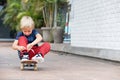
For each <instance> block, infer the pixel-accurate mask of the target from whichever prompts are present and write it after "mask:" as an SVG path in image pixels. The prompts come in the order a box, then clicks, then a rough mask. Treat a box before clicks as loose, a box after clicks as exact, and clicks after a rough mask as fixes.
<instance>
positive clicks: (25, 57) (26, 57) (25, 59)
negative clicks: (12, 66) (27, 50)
mask: <svg viewBox="0 0 120 80" xmlns="http://www.w3.org/2000/svg"><path fill="white" fill-rule="evenodd" d="M27 60H29V56H28V55H23V57H22V60H21V61H27Z"/></svg>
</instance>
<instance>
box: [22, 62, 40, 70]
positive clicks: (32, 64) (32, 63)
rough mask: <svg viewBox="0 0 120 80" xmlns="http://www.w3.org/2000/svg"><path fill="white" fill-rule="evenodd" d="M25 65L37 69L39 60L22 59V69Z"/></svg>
mask: <svg viewBox="0 0 120 80" xmlns="http://www.w3.org/2000/svg"><path fill="white" fill-rule="evenodd" d="M25 67H26V68H27V67H33V69H34V70H37V69H38V67H37V61H34V60H27V61H21V65H20V69H21V70H23V69H25Z"/></svg>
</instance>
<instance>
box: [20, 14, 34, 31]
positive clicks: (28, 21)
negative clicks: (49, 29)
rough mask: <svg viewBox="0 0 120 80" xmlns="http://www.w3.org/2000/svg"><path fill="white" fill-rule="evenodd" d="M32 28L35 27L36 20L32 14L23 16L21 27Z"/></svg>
mask: <svg viewBox="0 0 120 80" xmlns="http://www.w3.org/2000/svg"><path fill="white" fill-rule="evenodd" d="M23 28H32V29H34V21H33V19H32V18H31V17H30V16H23V17H22V19H21V21H20V29H23Z"/></svg>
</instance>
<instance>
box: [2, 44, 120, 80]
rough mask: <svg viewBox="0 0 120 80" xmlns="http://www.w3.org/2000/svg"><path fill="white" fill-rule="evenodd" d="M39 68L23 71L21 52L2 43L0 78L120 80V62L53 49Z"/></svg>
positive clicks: (14, 79)
mask: <svg viewBox="0 0 120 80" xmlns="http://www.w3.org/2000/svg"><path fill="white" fill-rule="evenodd" d="M38 67H39V69H38V71H33V70H24V71H21V70H20V61H19V59H18V55H17V51H15V50H12V49H11V43H0V80H120V63H118V62H111V61H106V60H101V59H95V58H89V57H82V56H78V55H72V54H66V53H62V52H53V51H51V52H49V54H48V55H46V56H45V62H44V63H40V64H38Z"/></svg>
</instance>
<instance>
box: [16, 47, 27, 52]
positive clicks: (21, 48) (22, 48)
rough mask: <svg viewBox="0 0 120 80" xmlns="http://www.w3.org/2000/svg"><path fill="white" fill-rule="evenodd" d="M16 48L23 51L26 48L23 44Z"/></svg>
mask: <svg viewBox="0 0 120 80" xmlns="http://www.w3.org/2000/svg"><path fill="white" fill-rule="evenodd" d="M18 50H19V51H23V50H26V48H25V47H24V46H18Z"/></svg>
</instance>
